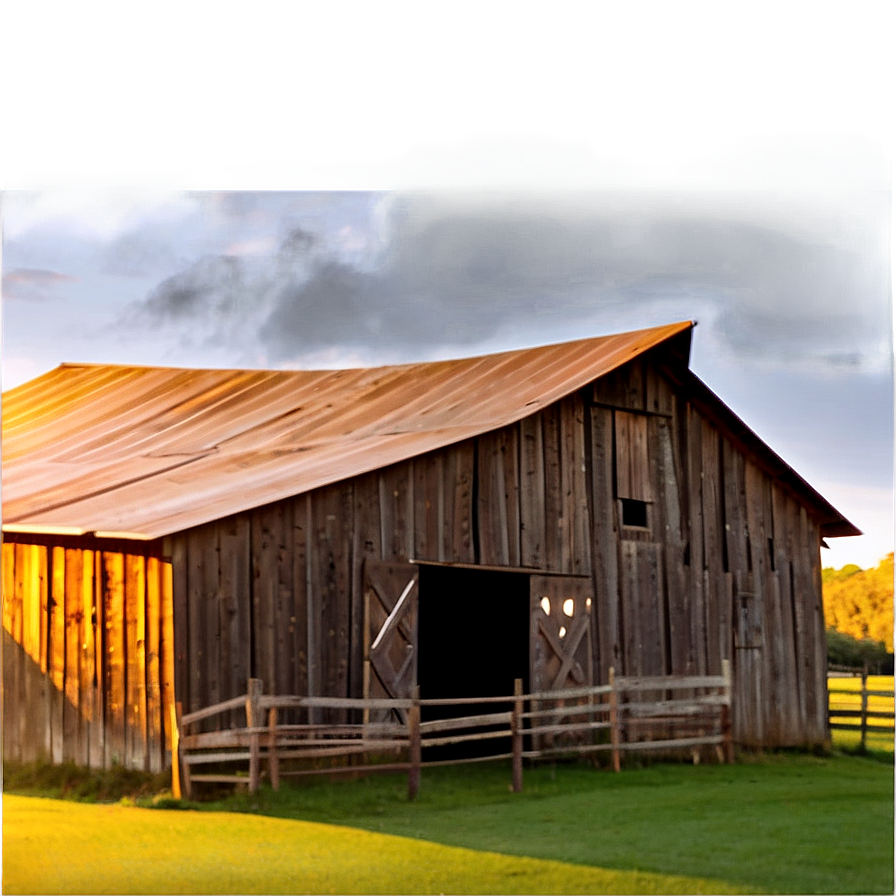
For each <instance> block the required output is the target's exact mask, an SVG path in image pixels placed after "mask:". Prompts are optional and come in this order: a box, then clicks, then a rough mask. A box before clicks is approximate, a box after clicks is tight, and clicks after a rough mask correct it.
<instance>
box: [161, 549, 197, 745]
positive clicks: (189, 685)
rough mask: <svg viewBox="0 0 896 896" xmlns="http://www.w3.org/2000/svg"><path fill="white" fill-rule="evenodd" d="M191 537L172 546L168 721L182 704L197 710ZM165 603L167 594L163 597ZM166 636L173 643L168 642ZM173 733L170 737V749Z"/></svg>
mask: <svg viewBox="0 0 896 896" xmlns="http://www.w3.org/2000/svg"><path fill="white" fill-rule="evenodd" d="M188 545H189V536H188V535H184V534H179V535H176V536H175V537H174V538H173V539H172V543H171V566H170V581H171V611H170V612H171V618H170V620H169V619H168V616H167V608H165V607H164V606H163V610H162V614H163V615H162V623H163V629H162V638H163V642H164V644H165V645H167V647H168V653H165V654H164V656H165V662H166V666H165V668H166V669H167V670H169V672H170V674H171V675H172V676H173V677H172V678H170V679H169V683H170V686H171V688H172V692H171V693H170V694H168V695H166V702H167V705H168V713H165V714H164V715H163V719H164V720H166V721H167V720H169V719H171V715H170V708H171V707H172V706H175V705H176V704H177V703H180V704H181V706H185V707H187V708H188V709H187V711H188V712H190V711H192V708H193V696H192V692H193V657H192V654H191V653H190V645H191V644H192V637H191V635H190V625H191V616H192V612H191V609H190V588H189V578H190V576H189V559H190V558H189V551H188ZM163 600H164V594H163ZM166 635H168V636H169V637H170V640H165V639H166ZM170 734H171V733H170V731H169V735H168V739H169V744H168V748H169V749H170V748H171V746H170Z"/></svg>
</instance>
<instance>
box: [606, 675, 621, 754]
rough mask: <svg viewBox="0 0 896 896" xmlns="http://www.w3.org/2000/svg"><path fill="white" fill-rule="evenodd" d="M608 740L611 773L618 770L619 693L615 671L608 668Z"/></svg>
mask: <svg viewBox="0 0 896 896" xmlns="http://www.w3.org/2000/svg"><path fill="white" fill-rule="evenodd" d="M609 685H610V740H611V743H612V746H613V771H614V772H618V771H619V769H620V767H621V766H620V762H619V741H620V736H619V733H620V732H619V692H618V691H617V690H616V670H615V669H614V668H613V667H612V666H610V674H609Z"/></svg>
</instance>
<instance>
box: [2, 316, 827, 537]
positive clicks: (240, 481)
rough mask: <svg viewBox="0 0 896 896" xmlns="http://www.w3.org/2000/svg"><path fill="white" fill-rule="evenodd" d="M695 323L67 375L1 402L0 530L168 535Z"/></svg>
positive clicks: (547, 400) (541, 395)
mask: <svg viewBox="0 0 896 896" xmlns="http://www.w3.org/2000/svg"><path fill="white" fill-rule="evenodd" d="M691 326H692V324H691V323H690V322H683V323H676V324H670V325H668V326H664V327H655V328H651V329H647V330H639V331H635V332H631V333H621V334H617V335H614V336H606V337H602V338H596V339H586V340H580V341H577V342H569V343H564V344H560V345H550V346H545V347H541V348H533V349H523V350H519V351H511V352H503V353H500V354H494V355H487V356H483V357H478V358H466V359H461V360H456V361H440V362H433V363H421V364H407V365H401V366H394V367H381V368H373V369H358V370H327V371H262V370H186V369H178V368H159V367H129V366H117V365H116V366H109V365H71V364H66V365H62V366H61V367H58V368H57V369H56V370H53V371H51V372H49V373H47V374H45V375H43V376H41V377H38V378H37V379H35V380H32V381H31V382H29V383H25V384H23V385H22V386H19V387H17V388H15V389H12V390H10V391H9V392H7V393H5V394H4V396H3V443H2V449H3V523H4V526H3V528H4V529H5V530H7V531H17V530H18V531H47V530H49V531H57V532H62V533H70V534H82V533H88V532H91V533H96V534H98V535H101V536H102V535H112V534H115V535H125V536H126V537H139V538H158V537H160V536H164V535H168V534H171V533H173V532H179V531H182V530H184V529H188V528H191V527H193V526H196V525H200V524H201V523H205V522H208V521H210V520H213V519H218V518H220V517H223V516H227V515H230V514H233V513H237V512H240V511H243V510H248V509H250V508H252V507H258V506H261V505H263V504H267V503H269V502H271V501H276V500H279V499H281V498H286V497H289V496H291V495H296V494H301V493H303V492H306V491H309V490H311V489H313V488H317V487H319V486H323V485H327V484H329V483H332V482H338V481H340V480H343V479H348V478H350V477H352V476H356V475H359V474H361V473H365V472H368V471H370V470H374V469H377V468H380V467H383V466H387V465H388V464H393V463H396V462H399V461H402V460H405V459H407V458H409V457H413V456H415V455H418V454H421V453H423V452H426V451H431V450H434V449H437V448H440V447H444V446H446V445H449V444H453V443H455V442H458V441H461V440H463V439H467V438H471V437H473V436H476V435H480V434H481V433H484V432H488V431H489V430H493V429H497V428H500V427H502V426H506V425H508V424H510V423H513V422H515V421H517V420H519V419H521V418H523V417H525V416H528V415H529V414H531V413H533V412H534V411H536V410H537V409H538V408H539V407H544V406H546V405H549V404H551V403H552V402H555V401H557V400H558V399H559V398H562V397H563V396H565V395H568V394H570V393H572V392H574V391H575V390H577V389H579V388H582V387H583V386H585V385H586V384H588V383H590V382H591V381H593V380H595V379H597V378H598V377H600V376H603V375H604V374H606V373H608V372H609V371H611V370H613V369H614V368H616V367H619V366H620V365H622V364H624V363H626V362H627V361H629V360H631V359H632V358H634V357H636V356H637V355H639V354H641V353H643V352H645V351H647V350H649V349H650V348H653V347H654V346H656V345H659V344H660V343H662V342H665V341H666V340H669V339H671V338H673V337H674V336H677V335H679V334H681V333H684V332H686V331H688V330H689V329H690V328H691ZM813 494H814V493H813ZM815 497H816V498H818V499H819V500H821V501H823V499H821V497H820V496H819V495H817V494H816V495H815ZM827 506H829V505H827ZM831 510H833V509H832V508H831ZM834 513H836V511H834Z"/></svg>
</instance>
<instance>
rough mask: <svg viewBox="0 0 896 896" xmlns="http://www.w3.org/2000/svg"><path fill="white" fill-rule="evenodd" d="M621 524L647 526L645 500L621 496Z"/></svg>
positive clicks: (637, 526) (642, 527)
mask: <svg viewBox="0 0 896 896" xmlns="http://www.w3.org/2000/svg"><path fill="white" fill-rule="evenodd" d="M621 502H622V525H623V526H635V527H636V528H638V529H646V528H647V502H646V501H637V500H635V499H634V498H622V499H621Z"/></svg>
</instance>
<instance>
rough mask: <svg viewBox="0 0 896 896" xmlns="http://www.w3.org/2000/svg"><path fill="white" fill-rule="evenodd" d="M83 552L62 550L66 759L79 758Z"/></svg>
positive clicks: (80, 733)
mask: <svg viewBox="0 0 896 896" xmlns="http://www.w3.org/2000/svg"><path fill="white" fill-rule="evenodd" d="M84 560H85V557H84V553H83V552H82V551H80V550H77V549H74V548H69V549H67V550H66V551H65V557H64V561H63V562H64V565H65V585H66V594H65V604H64V605H65V658H64V664H65V672H64V676H63V679H64V682H65V703H64V705H63V711H62V712H63V721H62V724H63V747H62V757H63V760H64V761H66V762H79V761H80V760H81V750H80V742H81V735H82V733H83V732H82V731H80V730H79V729H80V728H81V721H80V719H79V716H80V715H81V712H80V710H81V693H80V691H81V672H80V659H81V654H82V652H83V651H82V648H81V640H80V634H81V622H82V620H83V618H84V615H85V607H84V580H83V576H84V571H83V564H84ZM87 736H88V738H89V731H88V732H87Z"/></svg>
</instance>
